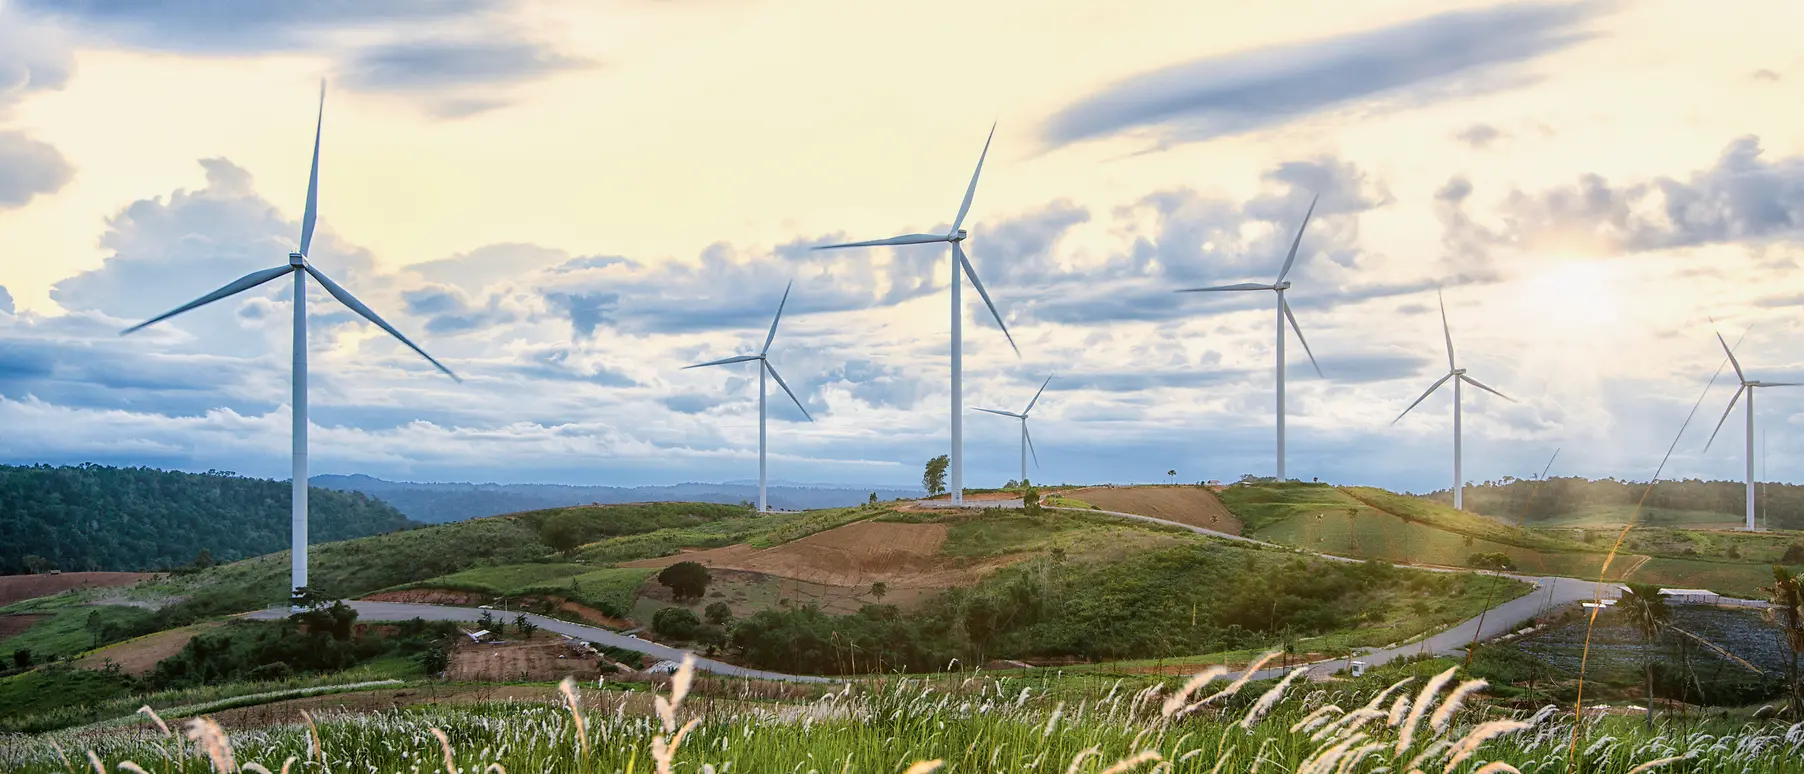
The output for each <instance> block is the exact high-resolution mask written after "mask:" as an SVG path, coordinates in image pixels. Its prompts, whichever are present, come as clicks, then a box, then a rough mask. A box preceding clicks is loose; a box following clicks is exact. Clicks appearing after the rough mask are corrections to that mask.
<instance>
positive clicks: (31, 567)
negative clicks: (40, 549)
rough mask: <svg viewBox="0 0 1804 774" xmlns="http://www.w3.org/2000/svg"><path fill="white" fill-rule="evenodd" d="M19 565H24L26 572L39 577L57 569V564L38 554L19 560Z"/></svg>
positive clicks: (28, 555) (27, 555)
mask: <svg viewBox="0 0 1804 774" xmlns="http://www.w3.org/2000/svg"><path fill="white" fill-rule="evenodd" d="M19 563H20V564H21V565H24V566H25V571H26V572H28V573H30V574H32V575H39V574H42V573H46V572H50V571H51V570H54V569H56V562H52V561H50V560H49V559H45V558H44V557H41V556H38V555H37V554H26V555H25V557H24V558H23V559H20V560H19Z"/></svg>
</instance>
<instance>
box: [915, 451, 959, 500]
mask: <svg viewBox="0 0 1804 774" xmlns="http://www.w3.org/2000/svg"><path fill="white" fill-rule="evenodd" d="M951 464H952V460H951V458H950V457H947V456H946V455H944V454H942V455H940V456H938V457H934V458H933V459H930V460H928V461H927V468H926V472H924V473H922V474H921V488H922V489H925V490H927V496H928V497H932V496H934V495H937V494H939V493H941V492H944V491H946V468H947V467H949V466H951Z"/></svg>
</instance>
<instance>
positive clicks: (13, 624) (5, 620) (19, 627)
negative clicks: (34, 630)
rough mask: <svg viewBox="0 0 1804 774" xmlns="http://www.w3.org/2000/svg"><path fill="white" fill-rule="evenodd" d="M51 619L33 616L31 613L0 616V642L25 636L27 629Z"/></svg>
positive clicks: (43, 616) (44, 616)
mask: <svg viewBox="0 0 1804 774" xmlns="http://www.w3.org/2000/svg"><path fill="white" fill-rule="evenodd" d="M49 617H50V616H47V615H31V614H30V613H13V614H12V615H0V640H4V639H6V638H8V637H16V636H18V635H20V634H24V633H25V630H26V629H30V628H31V627H32V626H33V625H35V624H36V623H37V622H39V621H42V620H44V619H46V618H49Z"/></svg>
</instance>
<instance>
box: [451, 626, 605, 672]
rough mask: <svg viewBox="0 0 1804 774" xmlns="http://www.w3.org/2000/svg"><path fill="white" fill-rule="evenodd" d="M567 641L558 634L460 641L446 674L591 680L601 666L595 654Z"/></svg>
mask: <svg viewBox="0 0 1804 774" xmlns="http://www.w3.org/2000/svg"><path fill="white" fill-rule="evenodd" d="M568 642H570V641H569V640H565V639H563V638H561V637H559V638H535V639H533V640H529V641H524V642H503V643H496V644H492V645H488V644H479V643H474V642H464V643H459V644H458V646H457V647H456V648H453V649H452V650H451V666H450V668H449V669H447V670H446V671H445V677H446V678H447V679H450V680H463V681H480V682H491V683H499V682H508V681H538V682H543V681H551V680H562V679H564V678H565V677H575V678H576V679H577V680H591V681H592V680H594V679H595V678H596V677H599V676H600V675H601V667H600V665H598V664H597V663H596V662H595V658H594V657H593V656H589V655H586V654H584V653H583V652H582V651H580V650H577V649H576V648H574V647H571V646H569V645H566V643H568Z"/></svg>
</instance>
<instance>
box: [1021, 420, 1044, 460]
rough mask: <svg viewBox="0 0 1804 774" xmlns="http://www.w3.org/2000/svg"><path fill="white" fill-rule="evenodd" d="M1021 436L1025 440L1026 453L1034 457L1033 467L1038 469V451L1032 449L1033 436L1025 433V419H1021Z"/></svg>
mask: <svg viewBox="0 0 1804 774" xmlns="http://www.w3.org/2000/svg"><path fill="white" fill-rule="evenodd" d="M1021 435H1022V437H1024V438H1026V439H1027V453H1028V454H1032V455H1033V456H1034V467H1036V468H1037V467H1040V451H1039V450H1038V449H1035V448H1034V434H1033V433H1030V432H1028V431H1027V417H1022V418H1021Z"/></svg>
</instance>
